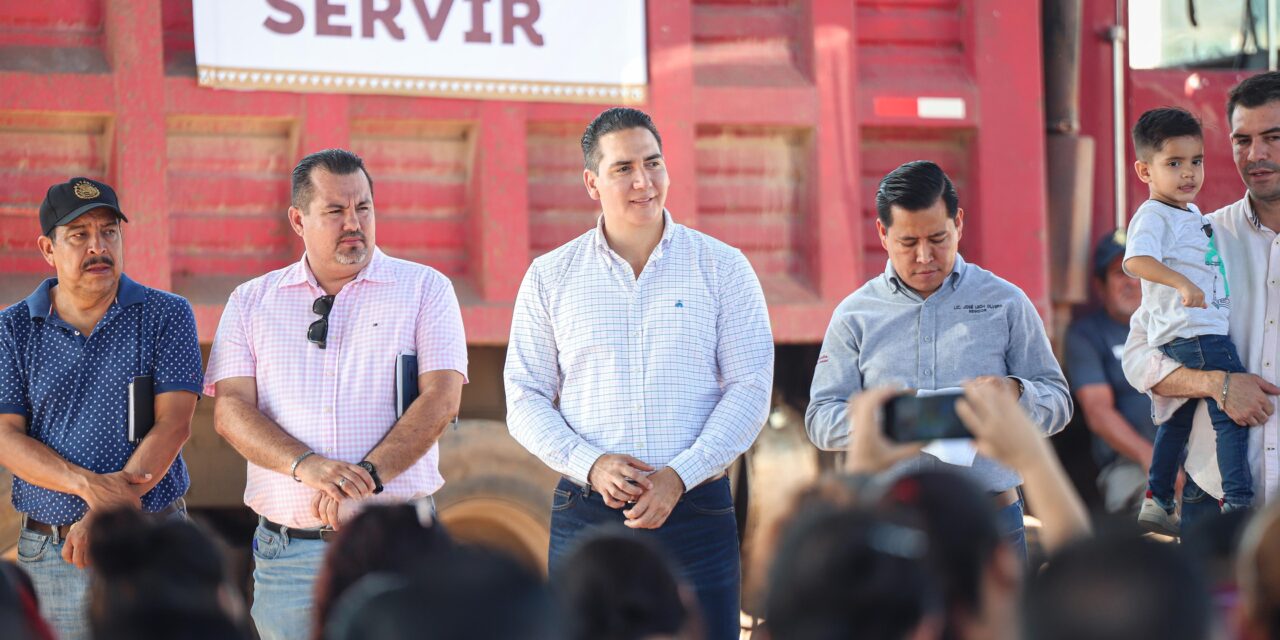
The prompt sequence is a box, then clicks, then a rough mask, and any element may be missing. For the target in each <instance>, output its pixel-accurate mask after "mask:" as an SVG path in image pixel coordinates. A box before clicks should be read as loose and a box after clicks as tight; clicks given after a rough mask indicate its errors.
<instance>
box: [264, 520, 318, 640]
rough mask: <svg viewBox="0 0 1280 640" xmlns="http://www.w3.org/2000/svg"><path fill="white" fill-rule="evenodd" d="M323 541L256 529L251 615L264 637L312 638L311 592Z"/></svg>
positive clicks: (276, 639)
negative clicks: (300, 538) (301, 538)
mask: <svg viewBox="0 0 1280 640" xmlns="http://www.w3.org/2000/svg"><path fill="white" fill-rule="evenodd" d="M327 544H328V543H326V542H325V541H323V540H299V539H297V538H292V537H290V536H289V534H288V530H287V529H286V530H285V532H283V533H275V532H274V531H268V530H267V529H266V527H263V526H262V523H261V522H259V523H258V528H257V529H256V530H254V532H253V565H254V566H253V608H252V609H251V610H250V615H252V616H253V623H254V625H256V626H257V627H258V637H259V638H261V639H262V640H306V639H307V638H310V637H311V623H312V620H311V616H312V610H311V592H312V590H313V587H314V586H315V582H316V575H317V574H318V573H319V572H320V565H321V563H322V562H323V560H324V552H325V547H326V545H327Z"/></svg>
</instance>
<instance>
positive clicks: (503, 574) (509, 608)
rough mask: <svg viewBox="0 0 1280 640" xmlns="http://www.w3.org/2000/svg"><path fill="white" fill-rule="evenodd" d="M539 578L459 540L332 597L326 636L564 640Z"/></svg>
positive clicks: (339, 639)
mask: <svg viewBox="0 0 1280 640" xmlns="http://www.w3.org/2000/svg"><path fill="white" fill-rule="evenodd" d="M559 618H560V615H559V612H558V611H557V609H556V607H555V603H554V601H553V600H552V599H551V596H550V594H549V593H548V592H547V589H546V586H545V585H544V584H543V582H542V579H541V577H540V576H538V575H537V574H535V573H534V572H533V570H532V569H529V568H528V567H525V566H524V565H522V564H520V563H519V562H516V561H515V560H514V559H512V558H510V557H508V556H506V555H504V554H502V553H500V552H498V551H493V550H489V549H483V548H479V547H463V546H454V547H452V548H449V549H446V550H444V551H442V552H440V553H439V554H436V555H435V556H434V557H432V558H431V559H430V561H429V562H428V563H426V564H425V565H423V566H422V567H421V568H420V569H419V570H418V571H416V572H415V573H413V574H412V575H405V574H390V573H372V574H369V575H367V576H365V577H364V578H361V579H360V580H359V581H357V582H356V583H355V584H353V585H351V588H350V589H348V590H347V591H346V592H345V593H343V594H342V596H341V597H339V598H338V600H337V601H336V602H335V603H334V607H333V613H332V615H330V617H329V621H328V624H327V625H326V629H325V630H324V637H325V638H327V639H328V640H366V639H378V638H420V637H421V638H425V637H429V638H431V639H432V640H553V639H554V640H559V639H560V638H562V637H563V636H562V635H561V634H560V633H559V629H558V627H557V621H558V620H559Z"/></svg>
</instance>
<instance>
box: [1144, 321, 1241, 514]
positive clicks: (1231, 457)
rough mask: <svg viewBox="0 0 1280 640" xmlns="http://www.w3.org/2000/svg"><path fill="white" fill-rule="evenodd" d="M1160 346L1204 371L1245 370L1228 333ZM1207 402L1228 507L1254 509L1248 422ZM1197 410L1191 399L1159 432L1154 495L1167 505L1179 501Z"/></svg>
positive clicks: (1151, 481) (1153, 462)
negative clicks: (1178, 483) (1177, 487)
mask: <svg viewBox="0 0 1280 640" xmlns="http://www.w3.org/2000/svg"><path fill="white" fill-rule="evenodd" d="M1160 351H1161V352H1163V353H1164V354H1165V355H1166V356H1168V357H1170V358H1173V359H1174V360H1177V361H1178V362H1180V363H1182V365H1183V366H1185V367H1190V368H1192V369H1197V370H1200V371H1226V372H1228V373H1244V371H1245V369H1244V365H1242V364H1241V363H1240V356H1239V355H1237V354H1236V347H1235V345H1234V344H1232V343H1231V339H1230V338H1228V337H1226V336H1219V335H1207V336H1196V337H1192V338H1178V339H1176V340H1171V341H1169V342H1168V343H1166V344H1164V345H1162V346H1161V347H1160ZM1205 402H1206V403H1208V406H1209V418H1210V419H1211V420H1212V421H1213V431H1214V433H1215V434H1216V436H1217V448H1218V470H1219V472H1220V473H1221V474H1222V491H1223V493H1224V494H1225V495H1224V499H1223V502H1224V503H1225V504H1226V507H1225V508H1226V509H1240V508H1248V507H1249V506H1250V505H1252V504H1253V479H1252V478H1251V477H1250V475H1249V432H1248V427H1241V426H1240V425H1238V424H1236V423H1235V421H1233V420H1232V419H1231V418H1230V417H1228V416H1227V414H1226V412H1225V411H1223V410H1222V407H1221V406H1219V405H1218V400H1217V399H1211V398H1210V399H1206V400H1205ZM1195 412H1196V403H1195V402H1188V403H1187V404H1186V405H1184V406H1183V407H1182V408H1180V409H1178V411H1177V412H1175V413H1174V414H1173V417H1172V418H1170V419H1169V421H1168V422H1166V423H1164V424H1162V425H1160V426H1159V428H1158V430H1157V431H1156V441H1155V445H1154V452H1153V453H1152V456H1151V474H1150V475H1149V476H1148V478H1147V485H1148V487H1149V488H1150V489H1151V495H1152V496H1153V497H1154V498H1155V499H1156V501H1157V502H1159V503H1161V505H1162V506H1164V505H1172V504H1173V485H1174V480H1175V478H1176V477H1177V475H1178V466H1179V465H1180V463H1181V459H1182V451H1183V450H1184V449H1185V448H1186V446H1187V438H1188V437H1190V435H1191V420H1192V418H1193V417H1194V416H1195Z"/></svg>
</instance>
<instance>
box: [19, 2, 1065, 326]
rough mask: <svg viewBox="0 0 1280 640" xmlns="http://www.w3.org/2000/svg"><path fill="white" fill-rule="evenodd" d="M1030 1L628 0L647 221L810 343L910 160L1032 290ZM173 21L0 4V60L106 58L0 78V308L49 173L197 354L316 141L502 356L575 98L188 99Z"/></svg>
mask: <svg viewBox="0 0 1280 640" xmlns="http://www.w3.org/2000/svg"><path fill="white" fill-rule="evenodd" d="M1034 4H1035V3H1024V2H1021V1H1019V0H859V1H857V2H825V1H816V0H651V1H650V2H649V3H648V15H647V18H646V20H647V34H648V42H649V54H650V69H649V71H650V77H651V85H650V90H651V102H650V104H649V105H648V107H647V109H648V110H649V111H650V113H651V114H652V115H653V116H654V118H655V120H656V121H657V123H658V125H659V127H661V130H662V133H663V138H664V140H663V142H664V152H665V154H666V156H667V160H668V166H669V167H670V169H669V170H670V173H671V179H672V187H671V191H670V194H669V205H670V207H671V210H672V213H673V214H674V215H675V217H676V219H677V220H679V221H680V222H682V223H685V224H689V225H691V226H694V227H696V228H700V229H703V230H705V231H707V232H709V233H711V234H712V235H715V236H717V237H720V238H721V239H724V240H726V241H729V242H730V243H732V244H735V245H737V246H739V247H741V248H742V249H743V250H744V251H745V252H746V254H747V255H748V257H749V258H750V259H751V261H752V263H753V264H754V266H755V267H756V269H757V270H758V271H759V273H760V274H761V277H762V281H763V282H764V284H765V290H766V296H767V297H768V299H769V302H770V312H771V316H772V318H773V321H774V328H775V335H776V337H777V339H778V340H779V341H780V342H816V341H818V340H820V339H821V337H822V334H823V331H824V330H825V328H826V323H827V321H828V319H829V317H830V311H831V309H832V308H833V307H834V306H835V304H836V303H838V302H839V300H840V299H842V298H843V297H844V296H845V295H847V294H848V293H849V292H850V291H852V290H853V289H854V288H856V287H857V286H858V285H860V284H861V283H862V282H863V281H865V280H866V278H868V277H870V276H871V275H872V274H874V273H876V272H878V271H879V270H880V269H882V268H883V261H884V257H883V251H882V249H880V247H879V244H878V241H877V239H876V236H875V233H874V229H873V227H872V220H873V219H874V211H873V210H872V202H871V197H872V194H873V193H874V191H875V185H876V182H877V181H878V180H879V178H880V177H881V176H882V175H883V174H884V172H885V171H888V170H889V169H891V168H892V167H894V166H896V165H897V164H899V163H901V162H904V161H906V160H911V159H915V158H920V157H927V158H932V159H935V160H938V161H939V162H940V163H941V164H943V166H944V167H946V168H947V170H948V171H949V172H950V173H951V174H952V176H953V178H955V180H956V183H957V186H958V188H959V189H960V190H961V198H962V200H963V202H964V203H965V206H966V207H969V208H971V216H972V217H971V220H970V222H971V224H972V225H973V226H971V227H970V235H969V236H967V237H966V240H965V241H964V245H963V248H964V250H965V252H966V255H969V256H970V257H972V258H974V259H975V260H976V261H979V262H981V263H983V264H985V265H986V266H988V267H993V268H995V269H996V270H997V272H999V273H1001V275H1003V276H1005V277H1008V278H1009V279H1011V280H1013V281H1014V282H1016V283H1018V284H1020V285H1022V286H1023V287H1024V288H1026V289H1027V290H1028V293H1030V294H1032V296H1033V299H1036V300H1037V301H1039V300H1040V299H1041V298H1043V296H1044V287H1045V284H1044V283H1045V277H1044V276H1045V274H1044V265H1043V262H1042V259H1041V258H1039V257H1037V256H1043V254H1044V253H1045V252H1044V250H1043V247H1044V238H1043V232H1044V226H1043V225H1044V222H1043V218H1044V209H1045V207H1044V202H1043V177H1042V176H1041V175H1040V174H1042V173H1043V160H1042V158H1041V157H1040V155H1038V154H1042V153H1043V152H1042V150H1041V151H1037V150H1038V149H1040V146H1039V145H1041V144H1042V142H1041V141H1040V140H1041V128H1042V125H1041V123H1040V122H1039V120H1038V119H1039V117H1040V115H1039V111H1038V105H1039V93H1038V91H1039V89H1038V86H1039V66H1038V65H1039V44H1038V34H1039V22H1038V15H1037V13H1036V11H1035V10H1034V8H1033V7H1032V5H1034ZM66 16H71V17H69V18H68V17H66ZM19 22H22V24H23V25H26V26H21V27H19V26H17V25H18V24H19ZM191 28H192V27H191V6H190V2H189V0H163V1H162V2H160V3H134V2H127V1H126V0H53V1H51V2H43V3H25V4H23V5H22V6H21V10H20V11H17V12H7V13H6V15H4V16H0V57H2V56H4V55H8V54H6V53H5V52H6V51H10V50H12V49H10V50H6V49H4V47H6V46H9V47H11V48H12V47H15V46H19V45H20V46H26V47H28V49H30V50H36V51H41V50H48V51H71V50H73V49H76V48H77V47H79V48H81V49H86V48H87V49H92V50H95V51H99V52H100V55H102V56H104V58H105V59H107V60H109V62H110V66H109V67H107V70H106V71H102V72H96V73H87V72H78V73H67V72H64V70H62V69H60V68H58V67H57V66H56V65H53V66H50V67H49V68H48V69H45V70H44V72H29V71H13V70H3V71H0V83H3V84H4V86H5V87H6V89H7V90H6V91H5V92H4V93H3V94H0V179H4V180H5V184H6V185H8V187H9V188H7V189H6V190H5V191H4V192H3V193H0V248H3V249H4V251H3V255H0V268H3V269H4V272H5V273H6V275H11V276H12V277H9V278H6V280H7V281H8V282H9V283H10V284H9V285H7V286H8V287H9V288H8V289H3V293H4V294H5V296H6V299H5V300H4V301H2V302H9V301H11V300H13V299H14V298H15V297H16V296H17V295H18V294H20V293H23V291H21V289H22V288H24V287H29V285H30V284H32V283H34V282H35V281H37V280H38V279H39V278H40V277H42V276H43V275H44V274H46V273H47V272H48V268H47V267H46V266H45V265H44V264H43V261H42V260H40V258H39V257H38V256H36V255H35V254H34V252H32V251H31V250H30V249H22V248H21V247H22V246H26V245H24V244H23V243H29V241H30V240H31V236H32V235H33V234H32V233H31V231H30V229H31V228H32V227H31V224H32V219H33V217H34V210H35V207H36V205H37V204H38V202H39V199H40V197H41V196H42V194H43V190H44V189H45V187H47V186H48V184H50V183H52V182H54V181H57V180H61V179H65V177H66V175H64V174H71V173H85V174H88V175H92V176H99V177H105V178H107V179H108V180H114V181H116V183H117V186H119V187H121V195H122V198H123V200H124V203H125V206H126V207H128V208H130V209H135V210H137V212H138V215H139V219H138V220H139V223H140V224H135V225H133V226H132V227H131V230H130V232H129V234H128V235H127V243H128V251H129V268H130V272H131V273H133V274H135V275H138V276H139V277H140V279H143V280H144V281H147V282H148V283H149V284H158V285H160V286H171V287H172V288H174V289H175V290H177V291H178V292H180V293H182V294H183V295H186V296H187V297H188V298H190V299H191V300H192V301H193V303H194V304H195V306H196V313H197V319H198V322H199V323H200V332H201V336H202V339H203V340H206V341H207V340H210V339H211V338H212V336H213V333H214V330H215V328H216V322H217V319H218V317H219V315H220V313H221V305H222V303H223V301H224V300H225V297H226V295H227V294H228V293H229V292H230V290H231V288H232V287H234V286H235V285H236V284H237V283H239V282H242V281H243V280H245V279H247V278H249V277H252V276H254V275H257V274H259V273H262V272H263V271H266V270H269V269H273V268H277V267H279V266H282V265H284V264H288V263H290V262H292V261H294V260H297V258H298V256H299V254H300V251H301V243H300V241H299V240H298V239H297V237H296V236H295V235H294V234H293V232H292V230H291V229H289V227H288V225H287V221H286V219H285V217H284V212H285V209H286V208H287V206H288V197H289V187H288V174H289V171H290V169H291V168H292V166H293V164H294V163H295V162H296V161H297V159H298V158H300V157H301V156H302V155H303V154H306V153H308V152H311V151H314V150H316V149H318V148H321V147H325V146H344V147H349V148H353V149H355V150H356V151H357V152H359V153H361V154H362V155H364V156H365V158H366V160H367V161H368V163H369V167H370V171H371V172H372V174H373V176H374V180H375V193H376V201H377V205H378V215H379V231H380V234H379V237H380V243H381V244H382V245H383V246H384V247H385V248H386V250H387V251H388V252H389V253H392V254H393V255H398V256H402V257H405V258H409V259H413V260H419V261H422V262H424V263H427V264H430V265H432V266H434V267H436V268H438V269H440V270H441V271H443V272H444V273H446V274H448V275H450V276H451V277H452V278H454V282H455V287H456V289H457V291H458V293H459V297H460V299H461V300H462V302H463V314H464V319H465V321H466V323H467V333H468V340H469V341H470V342H472V343H473V344H502V343H504V342H505V341H506V339H507V333H508V329H509V322H510V305H511V302H512V300H513V298H514V295H515V292H516V290H517V288H518V285H519V282H520V279H521V277H522V276H523V274H524V271H525V269H526V267H527V265H528V261H529V260H530V259H531V258H532V257H533V256H536V255H539V254H541V253H543V252H545V251H547V250H549V249H551V248H553V247H555V246H558V245H559V244H561V243H563V242H565V241H567V240H569V239H571V238H573V237H575V236H577V235H579V234H581V233H582V232H584V231H586V230H587V229H589V228H590V227H591V225H592V224H594V221H595V217H596V216H597V215H598V213H599V209H598V204H597V203H595V202H593V201H591V200H590V199H589V198H587V196H586V194H585V190H584V189H583V187H582V182H581V172H582V164H581V152H580V150H579V148H578V138H579V136H580V135H581V131H582V128H583V126H584V125H585V124H586V122H587V121H588V120H589V119H590V118H592V117H594V116H595V115H596V114H597V113H599V112H600V110H601V107H599V106H597V105H570V104H539V103H528V104H513V103H500V102H480V101H472V100H445V99H415V98H401V97H389V96H342V95H322V94H309V95H297V94H287V93H276V92H236V91H213V90H208V89H202V88H199V87H197V86H196V84H195V79H194V56H193V52H192V38H191ZM24 38H25V40H24ZM76 55H79V54H76ZM50 57H57V56H45V58H50ZM41 59H44V58H41V56H39V55H36V56H34V57H32V58H31V60H41ZM0 62H3V61H2V60H0ZM28 63H30V61H29V60H28V61H26V62H24V64H28ZM104 64H105V63H104ZM12 68H13V67H11V66H5V65H4V64H0V69H12ZM68 86H75V87H76V89H77V90H76V91H75V92H69V91H67V90H66V88H67V87H68ZM922 97H925V98H928V97H940V98H958V99H960V100H961V101H963V114H961V115H959V116H958V117H957V116H956V115H955V114H952V115H947V114H945V113H944V114H943V115H942V116H941V117H922V116H927V115H929V114H925V113H923V112H922V111H921V110H920V105H919V102H918V101H917V100H918V99H919V98H922ZM877 101H879V104H882V105H884V104H888V105H891V106H893V105H896V106H897V107H899V108H898V109H890V110H888V111H887V112H886V111H883V110H880V111H877V109H876V105H877ZM886 101H887V102H886ZM913 101H916V102H913ZM913 104H914V105H915V107H916V108H915V111H912V110H911V109H910V108H909V107H911V105H913ZM1027 105H1033V106H1032V108H1027ZM933 115H935V116H937V115H938V114H933ZM1036 176H1040V177H1036ZM993 221H994V223H993ZM13 283H17V284H13ZM9 289H12V290H13V291H10V290H9Z"/></svg>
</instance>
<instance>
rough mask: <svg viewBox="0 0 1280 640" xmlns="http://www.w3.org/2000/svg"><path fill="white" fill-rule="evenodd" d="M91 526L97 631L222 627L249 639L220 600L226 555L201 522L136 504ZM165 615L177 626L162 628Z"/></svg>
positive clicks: (198, 634) (136, 633) (188, 631)
mask: <svg viewBox="0 0 1280 640" xmlns="http://www.w3.org/2000/svg"><path fill="white" fill-rule="evenodd" d="M90 526H91V527H92V528H91V530H90V532H89V558H90V560H91V562H92V564H93V574H92V581H91V583H90V585H91V586H90V605H89V611H90V615H89V622H90V626H91V627H92V629H93V632H94V636H95V637H98V638H108V637H111V638H124V637H172V638H212V637H215V636H212V635H209V633H210V630H211V629H218V628H221V629H229V630H231V631H232V632H234V634H233V635H223V636H221V637H243V632H239V631H237V630H236V625H235V623H234V622H233V621H232V620H231V619H230V617H229V615H228V614H227V612H225V611H224V610H223V608H222V603H221V600H220V590H221V589H222V588H223V587H224V585H225V584H226V577H227V572H226V568H225V565H224V555H223V553H222V550H221V549H220V548H219V547H218V545H217V543H216V542H215V540H214V539H213V538H212V537H211V536H209V535H208V534H206V533H205V532H204V531H203V530H202V529H201V528H200V527H199V526H197V525H195V524H194V523H192V522H190V521H187V520H178V519H173V518H158V517H156V516H153V515H148V514H144V513H142V512H139V511H135V510H132V509H121V510H115V511H107V512H104V513H102V514H100V515H98V516H97V517H95V518H94V519H93V522H92V524H91V525H90ZM160 619H165V620H171V621H172V624H173V626H171V627H168V628H164V627H160V626H158V625H159V623H158V622H157V620H160ZM215 621H220V622H215ZM143 629H151V630H154V631H155V632H156V633H144V632H142V631H141V630H143ZM131 634H133V635H132V636H131Z"/></svg>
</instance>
